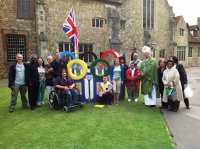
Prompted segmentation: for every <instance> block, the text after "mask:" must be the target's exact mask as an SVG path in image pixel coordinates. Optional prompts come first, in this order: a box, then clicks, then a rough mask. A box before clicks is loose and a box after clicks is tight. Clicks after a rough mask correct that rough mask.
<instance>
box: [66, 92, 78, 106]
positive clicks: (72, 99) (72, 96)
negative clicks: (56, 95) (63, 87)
mask: <svg viewBox="0 0 200 149" xmlns="http://www.w3.org/2000/svg"><path fill="white" fill-rule="evenodd" d="M67 100H68V103H69V105H73V104H75V103H76V102H77V101H78V92H77V91H76V90H74V91H73V92H70V91H68V92H67Z"/></svg>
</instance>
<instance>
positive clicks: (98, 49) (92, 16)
mask: <svg viewBox="0 0 200 149" xmlns="http://www.w3.org/2000/svg"><path fill="white" fill-rule="evenodd" d="M0 6H1V8H2V9H0V14H1V15H0V32H1V34H0V56H1V59H0V69H1V72H0V78H1V77H5V76H6V75H7V71H8V67H9V65H10V64H11V63H12V62H13V61H14V59H15V55H16V54H17V53H18V52H21V53H22V54H23V56H24V59H25V60H29V59H30V57H31V55H33V54H37V55H39V56H42V57H44V58H46V57H47V55H52V54H53V53H54V52H55V51H56V50H59V51H60V52H61V51H71V52H72V53H74V48H73V46H72V45H71V43H70V40H69V39H68V37H67V36H66V35H65V33H64V32H63V31H62V28H61V27H62V24H63V22H64V20H65V19H66V18H67V16H68V14H69V11H70V9H71V7H74V8H75V15H76V23H77V29H78V33H79V41H80V50H79V56H80V57H81V54H83V53H84V52H86V51H93V52H94V53H96V54H97V56H98V57H99V58H100V55H101V53H102V52H104V51H105V50H107V49H113V50H116V51H118V52H119V53H120V54H121V55H124V56H126V58H127V61H129V60H130V55H131V53H132V52H134V51H136V52H138V53H139V54H140V56H141V55H142V54H141V49H142V47H143V46H144V45H147V46H150V47H152V49H153V56H154V57H155V58H156V59H157V60H158V59H159V58H167V57H168V56H169V55H171V54H173V53H174V49H175V46H176V44H175V43H176V42H175V41H176V40H175V29H176V24H175V21H174V19H173V17H174V13H173V10H172V7H171V6H169V4H168V2H167V0H23V1H22V0H13V1H7V0H1V4H0ZM84 60H85V61H86V62H91V61H92V57H91V56H86V57H85V58H84Z"/></svg>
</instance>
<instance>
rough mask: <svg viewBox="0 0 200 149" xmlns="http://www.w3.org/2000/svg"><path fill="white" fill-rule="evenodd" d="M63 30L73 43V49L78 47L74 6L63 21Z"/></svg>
mask: <svg viewBox="0 0 200 149" xmlns="http://www.w3.org/2000/svg"><path fill="white" fill-rule="evenodd" d="M63 31H64V32H65V33H66V35H67V36H68V37H69V39H70V40H71V42H72V44H73V45H74V49H75V50H78V49H79V39H78V31H77V28H76V20H75V14H74V8H73V7H72V9H71V11H70V13H69V16H68V17H67V19H66V20H65V21H64V23H63Z"/></svg>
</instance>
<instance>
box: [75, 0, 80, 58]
mask: <svg viewBox="0 0 200 149" xmlns="http://www.w3.org/2000/svg"><path fill="white" fill-rule="evenodd" d="M75 6H76V0H74V8H75ZM76 27H77V26H76ZM79 43H80V42H79ZM79 48H80V47H79V46H78V49H75V56H76V59H79V54H78V50H79Z"/></svg>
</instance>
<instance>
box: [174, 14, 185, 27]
mask: <svg viewBox="0 0 200 149" xmlns="http://www.w3.org/2000/svg"><path fill="white" fill-rule="evenodd" d="M181 17H183V16H177V17H174V21H175V22H176V26H177V25H178V23H179V21H180V20H181Z"/></svg>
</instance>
